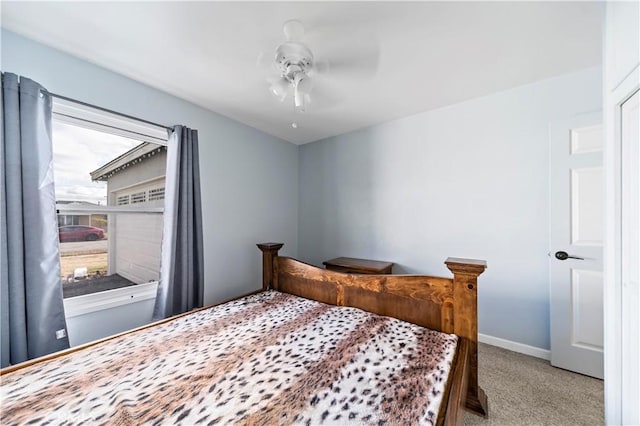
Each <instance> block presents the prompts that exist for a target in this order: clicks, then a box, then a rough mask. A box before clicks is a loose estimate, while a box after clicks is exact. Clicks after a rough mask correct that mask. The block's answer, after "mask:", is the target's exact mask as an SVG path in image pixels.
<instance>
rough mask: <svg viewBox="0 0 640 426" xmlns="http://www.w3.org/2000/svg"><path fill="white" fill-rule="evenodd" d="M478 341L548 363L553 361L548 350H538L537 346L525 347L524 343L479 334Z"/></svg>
mask: <svg viewBox="0 0 640 426" xmlns="http://www.w3.org/2000/svg"><path fill="white" fill-rule="evenodd" d="M478 341H479V342H482V343H486V344H487V345H491V346H497V347H499V348H503V349H508V350H510V351H513V352H518V353H521V354H525V355H530V356H534V357H536V358H541V359H546V360H547V361H549V360H550V359H551V351H550V350H548V349H542V348H536V347H535V346H529V345H525V344H524V343H518V342H514V341H511V340H507V339H501V338H500V337H493V336H489V335H487V334H482V333H478Z"/></svg>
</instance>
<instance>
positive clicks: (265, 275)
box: [256, 243, 284, 290]
mask: <svg viewBox="0 0 640 426" xmlns="http://www.w3.org/2000/svg"><path fill="white" fill-rule="evenodd" d="M256 245H257V246H258V248H259V249H260V250H261V251H262V289H263V290H268V289H270V288H273V259H275V258H276V257H277V256H278V250H280V249H281V248H282V246H283V245H284V244H282V243H260V244H256Z"/></svg>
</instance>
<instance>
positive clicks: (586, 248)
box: [549, 113, 604, 378]
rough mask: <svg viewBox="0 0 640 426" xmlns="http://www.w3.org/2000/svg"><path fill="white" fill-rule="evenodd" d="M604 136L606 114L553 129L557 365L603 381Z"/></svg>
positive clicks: (553, 299)
mask: <svg viewBox="0 0 640 426" xmlns="http://www.w3.org/2000/svg"><path fill="white" fill-rule="evenodd" d="M603 146H604V145H603V132H602V116H601V114H600V113H593V114H584V115H580V116H577V117H574V118H572V119H570V120H566V121H563V122H558V123H553V124H552V125H551V129H550V162H549V192H550V200H549V204H550V217H549V227H550V235H549V241H550V250H549V262H550V264H549V282H550V286H551V288H550V297H551V307H550V308H551V364H552V365H554V366H556V367H560V368H564V369H567V370H571V371H576V372H578V373H582V374H586V375H589V376H593V377H598V378H603V375H604V373H603V369H604V362H603V330H604V315H603V302H602V296H603V279H602V277H603V276H602V248H603V225H604V222H603V201H604V193H603V183H604V181H603V178H604V175H603V168H602V165H603V163H602V151H603Z"/></svg>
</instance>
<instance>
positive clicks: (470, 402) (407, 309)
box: [258, 243, 488, 417]
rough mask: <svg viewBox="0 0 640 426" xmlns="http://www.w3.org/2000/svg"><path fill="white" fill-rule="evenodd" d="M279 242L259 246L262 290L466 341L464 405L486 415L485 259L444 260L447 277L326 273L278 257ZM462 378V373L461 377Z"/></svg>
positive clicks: (304, 264) (290, 259)
mask: <svg viewBox="0 0 640 426" xmlns="http://www.w3.org/2000/svg"><path fill="white" fill-rule="evenodd" d="M282 246H283V245H282V244H280V243H263V244H258V247H259V248H260V250H262V253H263V281H262V285H263V289H265V290H266V289H270V288H271V289H274V290H278V291H282V292H285V293H290V294H294V295H296V296H301V297H305V298H308V299H313V300H317V301H320V302H324V303H328V304H332V305H337V306H350V307H355V308H360V309H363V310H365V311H369V312H373V313H376V314H379V315H386V316H390V317H394V318H398V319H401V320H403V321H407V322H411V323H414V324H418V325H421V326H424V327H428V328H430V329H432V330H438V331H442V332H444V333H454V334H456V335H458V336H459V337H461V338H463V339H465V340H466V341H467V343H466V345H467V347H465V350H466V351H468V356H466V357H464V358H466V359H467V360H468V361H467V365H466V366H465V368H466V370H467V371H468V373H467V374H468V376H467V379H468V380H467V385H466V387H467V390H466V401H465V403H466V407H467V409H469V410H471V411H473V412H474V413H476V414H479V415H481V416H485V417H486V416H487V414H488V411H487V397H486V395H485V393H484V391H483V390H482V389H481V388H480V386H479V385H478V311H477V294H478V293H477V281H478V276H479V275H480V274H482V272H484V270H485V269H486V267H487V265H486V262H485V261H483V260H472V259H458V258H448V259H447V260H446V261H445V264H446V265H447V268H449V270H450V271H451V272H452V273H453V279H451V278H439V277H430V276H423V275H359V274H345V273H341V272H334V271H329V270H325V269H321V268H317V267H315V266H312V265H309V264H306V263H303V262H300V261H297V260H295V259H292V258H289V257H281V256H278V251H279V250H280V248H281V247H282ZM460 374H461V373H460Z"/></svg>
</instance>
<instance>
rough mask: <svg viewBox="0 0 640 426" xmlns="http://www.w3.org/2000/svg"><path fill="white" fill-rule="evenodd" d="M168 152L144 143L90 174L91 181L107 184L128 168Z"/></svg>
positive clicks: (157, 146) (162, 147) (164, 147)
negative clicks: (110, 179)
mask: <svg viewBox="0 0 640 426" xmlns="http://www.w3.org/2000/svg"><path fill="white" fill-rule="evenodd" d="M166 150H167V147H166V146H162V145H156V144H152V143H149V142H143V143H141V144H140V145H138V146H136V147H134V148H132V149H130V150H129V151H127V152H125V153H124V154H122V155H120V156H119V157H117V158H114V159H113V160H111V161H109V162H108V163H107V164H105V165H104V166H102V167H100V168H97V169H96V170H94V171H92V172H91V173H90V174H91V180H93V181H103V182H106V181H108V180H109V178H110V177H111V176H113V175H115V174H116V173H119V172H121V171H122V170H124V169H126V168H127V167H131V166H133V165H135V164H138V163H141V162H142V161H144V160H145V159H147V158H150V157H152V156H154V155H156V154H159V153H160V152H163V151H166Z"/></svg>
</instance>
